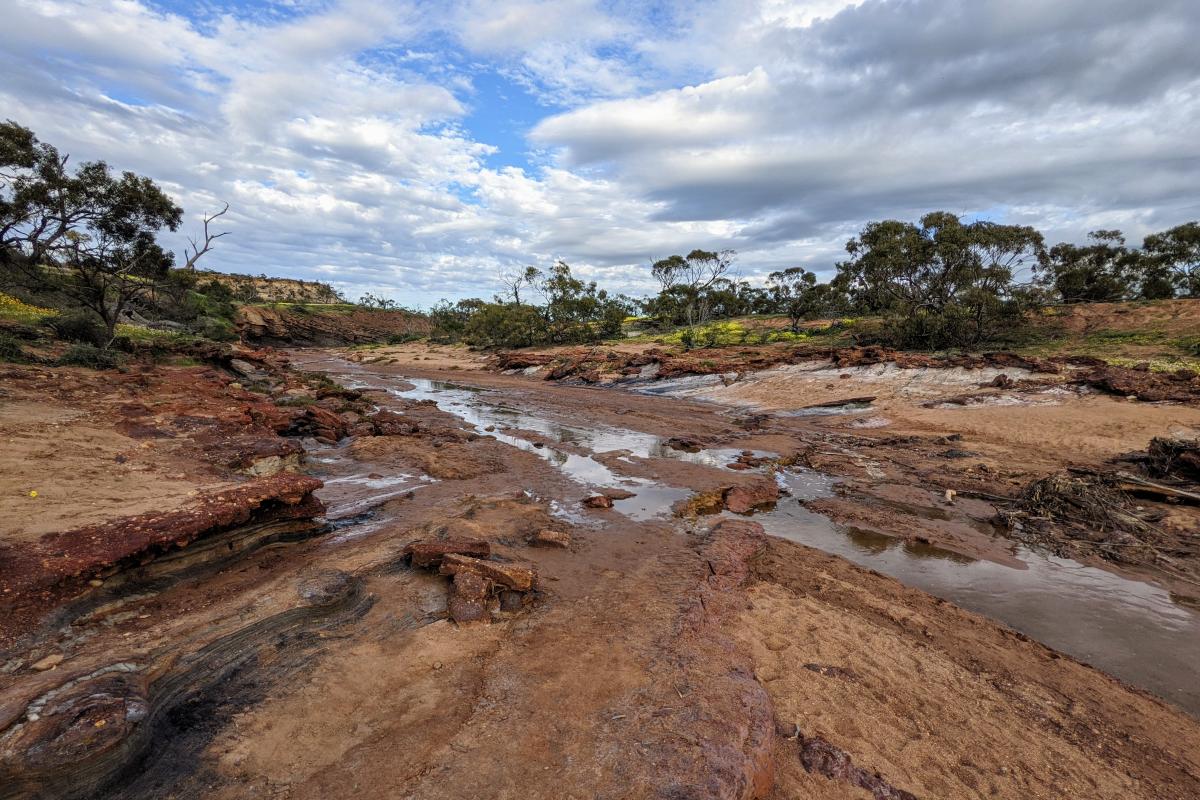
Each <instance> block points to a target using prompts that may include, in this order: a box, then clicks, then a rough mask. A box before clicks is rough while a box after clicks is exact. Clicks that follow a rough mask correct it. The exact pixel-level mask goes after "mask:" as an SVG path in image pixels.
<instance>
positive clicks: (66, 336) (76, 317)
mask: <svg viewBox="0 0 1200 800" xmlns="http://www.w3.org/2000/svg"><path fill="white" fill-rule="evenodd" d="M50 327H51V328H53V329H54V333H55V334H56V335H57V336H58V338H60V339H63V340H65V341H68V342H79V343H80V344H89V345H93V346H95V347H101V346H103V345H104V344H105V338H106V337H107V335H108V333H107V331H105V329H104V325H103V323H101V322H100V320H99V319H97V318H96V315H95V314H92V313H90V312H83V311H76V312H73V313H70V314H62V315H60V316H58V317H55V318H54V319H52V320H51V321H50Z"/></svg>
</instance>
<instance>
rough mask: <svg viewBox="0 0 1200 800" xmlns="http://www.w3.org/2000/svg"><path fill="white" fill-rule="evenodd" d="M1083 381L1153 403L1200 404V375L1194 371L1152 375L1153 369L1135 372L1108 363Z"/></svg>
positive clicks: (1186, 370) (1102, 388) (1117, 393)
mask: <svg viewBox="0 0 1200 800" xmlns="http://www.w3.org/2000/svg"><path fill="white" fill-rule="evenodd" d="M1083 382H1084V383H1086V384H1087V385H1088V386H1091V387H1092V388H1094V389H1099V390H1100V391H1102V392H1107V393H1108V394H1116V395H1122V396H1125V397H1134V398H1136V399H1138V400H1144V401H1146V402H1151V403H1156V402H1162V401H1173V402H1176V403H1200V373H1196V372H1194V371H1193V370H1190V369H1180V370H1176V371H1175V372H1152V371H1150V369H1149V368H1145V369H1134V368H1130V367H1117V366H1113V365H1111V364H1106V365H1104V366H1100V367H1096V368H1095V369H1093V370H1091V371H1090V372H1088V373H1087V375H1085V376H1084V378H1083Z"/></svg>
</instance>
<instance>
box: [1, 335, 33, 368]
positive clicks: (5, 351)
mask: <svg viewBox="0 0 1200 800" xmlns="http://www.w3.org/2000/svg"><path fill="white" fill-rule="evenodd" d="M26 360H27V358H26V356H25V351H24V350H23V349H21V343H20V342H19V341H18V340H17V338H16V337H15V336H10V335H9V334H7V333H4V332H3V331H0V361H15V362H17V363H21V362H24V361H26Z"/></svg>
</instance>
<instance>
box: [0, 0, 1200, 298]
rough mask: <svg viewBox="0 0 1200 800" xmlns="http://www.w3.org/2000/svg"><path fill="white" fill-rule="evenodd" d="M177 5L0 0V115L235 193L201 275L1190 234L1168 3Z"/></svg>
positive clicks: (332, 276)
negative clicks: (979, 225) (901, 225)
mask: <svg viewBox="0 0 1200 800" xmlns="http://www.w3.org/2000/svg"><path fill="white" fill-rule="evenodd" d="M199 8H200V10H198V11H194V12H189V14H188V15H185V14H183V13H172V12H168V11H165V10H162V9H161V8H159V7H158V6H153V5H149V4H148V3H145V2H139V0H38V1H37V2H33V0H0V13H2V14H3V16H4V19H5V21H6V24H5V25H4V26H3V27H0V69H3V71H4V74H5V80H4V81H3V83H2V84H0V103H2V104H3V106H4V108H5V115H6V116H11V117H12V118H14V119H16V120H18V121H19V122H21V123H23V124H26V125H28V126H30V127H32V128H33V129H34V130H35V131H36V132H37V133H38V134H39V135H40V136H41V137H42V138H43V139H45V140H46V141H49V142H52V143H54V144H56V145H58V146H59V147H60V148H61V149H63V150H64V151H68V152H70V153H72V156H73V158H74V159H75V160H84V159H95V158H103V159H105V160H107V161H109V162H110V163H112V164H113V165H114V166H116V167H118V168H122V169H134V170H136V171H138V172H141V173H144V174H147V175H150V176H152V177H154V178H155V179H156V180H158V181H160V182H161V183H162V184H163V185H164V187H166V188H167V189H168V190H169V191H170V192H171V193H172V194H173V195H174V196H176V198H177V199H178V200H179V201H180V202H181V204H183V205H184V207H185V208H186V210H187V212H188V222H187V224H188V225H190V226H191V227H193V228H194V227H196V226H197V225H198V219H199V216H200V214H202V213H203V212H204V211H205V210H213V209H216V208H219V207H220V205H221V204H222V203H223V202H226V201H227V202H229V203H230V204H231V210H230V213H229V215H228V216H227V217H224V218H222V221H223V222H225V223H226V224H227V227H228V229H229V230H230V231H231V234H232V235H230V236H228V237H225V238H222V239H221V240H220V242H219V246H218V247H217V249H216V250H214V252H213V253H212V261H211V262H210V265H211V266H217V267H220V268H222V269H227V270H231V271H241V272H250V273H259V272H266V273H270V274H278V275H292V276H297V277H307V278H314V277H316V278H321V279H326V280H330V281H331V282H333V283H334V284H335V285H336V286H338V287H339V288H342V289H344V290H345V291H346V292H347V293H348V294H349V295H350V296H352V297H357V296H358V295H360V294H361V293H362V292H363V291H368V290H369V291H373V292H376V293H378V292H383V293H385V294H388V295H390V296H393V297H395V298H396V299H399V300H401V301H406V302H414V303H421V304H425V305H428V304H429V303H431V302H432V301H433V300H435V299H437V298H438V297H440V296H450V297H463V296H469V295H476V296H487V295H490V294H491V293H492V292H493V291H495V290H496V288H497V282H496V280H495V277H494V276H495V274H496V273H497V272H498V271H499V270H500V269H502V268H505V267H509V266H513V265H520V264H526V263H541V264H543V265H545V264H546V263H548V262H550V261H552V260H553V259H556V258H563V259H565V260H567V261H568V262H570V263H571V264H572V265H573V266H575V267H576V269H577V270H578V271H579V272H580V273H581V274H583V275H585V276H589V277H591V278H596V279H600V280H603V281H605V282H607V283H610V284H611V285H612V287H613V288H615V289H617V290H621V291H630V292H644V291H649V290H650V289H651V288H652V286H651V284H650V282H649V281H648V280H647V277H646V276H647V267H646V265H647V264H648V263H650V262H651V261H652V260H654V259H656V258H660V257H662V256H664V255H667V254H670V253H672V252H685V251H687V250H690V249H692V248H694V247H704V248H721V247H734V248H736V249H738V250H739V252H740V257H739V265H740V269H741V270H742V272H743V274H745V275H746V276H748V277H753V276H756V275H761V274H762V273H765V272H767V271H770V270H772V269H777V268H780V267H784V266H790V265H794V264H804V265H805V266H806V267H808V268H811V269H817V270H823V271H826V272H827V271H828V270H829V269H830V268H831V267H832V264H833V263H834V262H835V261H836V260H837V259H838V258H839V257H840V252H839V251H840V250H841V247H842V244H843V243H844V242H845V240H846V239H847V238H848V237H849V236H850V235H852V234H853V232H854V231H855V230H857V228H858V227H859V226H861V225H862V223H864V222H865V221H867V220H870V219H878V218H882V217H893V216H894V217H901V218H915V217H916V216H919V215H920V214H921V213H922V212H924V211H927V210H930V209H933V208H946V209H948V210H951V211H956V212H960V213H964V214H986V215H988V216H991V217H993V218H1002V219H1011V220H1013V221H1018V222H1022V223H1026V224H1035V225H1038V226H1039V227H1042V228H1043V229H1045V230H1047V232H1048V235H1049V237H1050V238H1051V239H1052V240H1057V239H1058V238H1063V239H1066V238H1078V237H1080V236H1082V235H1083V234H1084V233H1085V232H1086V231H1087V230H1088V229H1089V228H1092V227H1123V228H1125V229H1127V230H1128V232H1129V233H1130V234H1131V235H1130V238H1131V239H1133V240H1136V239H1137V238H1138V237H1140V236H1141V235H1142V234H1144V233H1145V232H1146V231H1148V230H1151V229H1154V228H1161V227H1166V226H1168V225H1173V224H1177V223H1179V222H1182V221H1184V220H1186V219H1194V218H1197V217H1200V198H1198V197H1197V195H1196V193H1195V188H1194V187H1195V186H1196V185H1197V182H1198V180H1200V139H1198V137H1196V136H1195V131H1196V130H1197V129H1200V49H1198V48H1196V47H1195V46H1194V42H1195V40H1196V39H1197V37H1198V36H1200V4H1196V3H1195V2H1192V0H1150V1H1149V2H1146V3H1141V4H1131V3H1128V2H1124V0H1088V1H1087V2H1085V0H1059V2H1056V3H1044V2H1039V1H1038V0H1004V1H1002V0H975V1H974V2H964V1H963V0H904V1H903V2H900V1H898V0H863V1H862V2H847V1H846V0H813V1H811V2H792V1H791V0H707V2H688V3H684V2H682V0H663V1H662V2H659V3H655V4H644V3H634V2H630V1H629V0H567V1H566V2H549V1H548V0H507V2H498V1H497V2H486V3H485V2H479V1H476V0H455V1H454V2H432V0H410V1H409V2H395V3H386V4H380V3H378V2H368V1H367V0H333V2H330V3H319V4H318V3H313V4H311V5H308V4H304V3H300V4H280V5H270V4H262V5H244V4H239V5H238V6H234V7H232V8H231V9H225V10H204V9H207V7H199ZM485 75H495V76H498V79H500V80H505V79H506V80H507V85H512V84H516V86H517V87H523V88H524V90H525V91H526V92H527V93H528V95H529V97H528V98H524V100H527V101H528V102H526V103H525V106H523V107H522V109H521V112H520V114H515V113H509V111H508V109H506V108H505V107H504V106H503V105H502V104H503V103H505V102H515V101H514V100H513V99H512V98H511V97H509V96H508V93H507V90H505V91H504V92H496V93H495V96H494V97H493V96H492V95H491V94H488V93H483V94H481V93H479V92H476V91H475V89H474V83H475V82H476V81H478V80H479V79H480V76H485ZM514 91H517V90H515V89H514ZM506 97H507V98H508V99H506ZM489 104H491V105H489ZM530 109H532V110H533V111H532V113H540V119H534V120H532V121H530V120H529V119H528V116H529V113H531V112H530ZM539 109H540V111H538V110H539ZM515 118H520V119H521V120H523V123H522V124H526V123H527V124H528V125H529V128H528V130H527V131H526V133H527V134H528V137H529V139H528V144H529V146H530V147H529V148H521V151H522V152H520V153H514V152H506V153H504V154H503V155H504V156H505V158H504V159H502V160H501V162H499V163H505V164H508V166H499V165H498V163H497V162H495V161H493V158H492V157H493V156H495V155H496V154H497V148H498V147H500V146H506V147H509V148H510V149H511V148H512V144H511V135H510V134H509V133H508V132H507V131H506V133H505V135H503V136H502V135H501V133H500V126H501V125H511V124H512V120H513V119H515ZM493 124H494V126H495V127H494V128H492V127H489V125H493ZM506 137H507V138H506ZM526 150H528V151H529V152H528V153H526V152H525V151H526ZM172 243H173V244H175V246H176V247H179V246H181V244H182V239H175V240H172Z"/></svg>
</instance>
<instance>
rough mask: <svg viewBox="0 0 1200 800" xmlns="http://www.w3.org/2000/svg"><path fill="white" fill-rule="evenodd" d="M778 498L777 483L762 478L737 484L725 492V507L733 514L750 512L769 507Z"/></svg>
mask: <svg viewBox="0 0 1200 800" xmlns="http://www.w3.org/2000/svg"><path fill="white" fill-rule="evenodd" d="M778 500H779V485H778V484H776V483H775V481H773V480H770V479H767V478H764V479H763V480H760V481H755V482H753V483H745V484H739V485H737V486H734V487H732V488H730V489H729V490H728V491H726V492H725V508H727V509H729V510H730V511H732V512H733V513H734V514H750V513H752V512H754V511H757V510H759V509H763V508H770V507H771V506H773V505H775V503H776V501H778Z"/></svg>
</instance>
